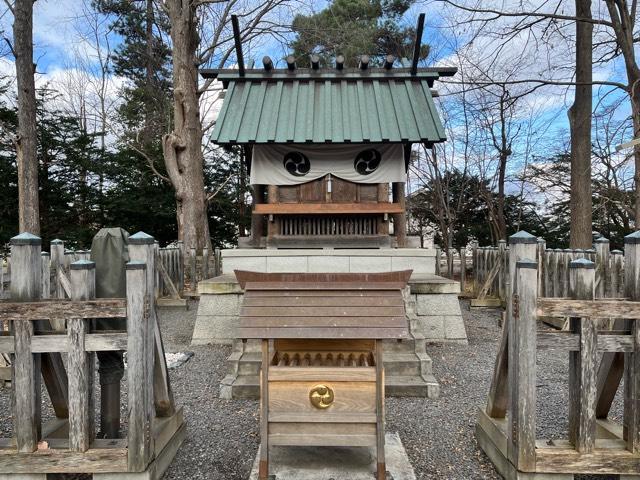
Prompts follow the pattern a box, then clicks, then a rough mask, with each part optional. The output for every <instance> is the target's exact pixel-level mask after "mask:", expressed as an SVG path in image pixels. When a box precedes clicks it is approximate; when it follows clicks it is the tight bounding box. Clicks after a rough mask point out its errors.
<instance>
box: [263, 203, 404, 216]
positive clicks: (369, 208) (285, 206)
mask: <svg viewBox="0 0 640 480" xmlns="http://www.w3.org/2000/svg"><path fill="white" fill-rule="evenodd" d="M350 213H355V214H366V213H369V214H380V215H382V214H384V213H392V214H401V213H404V209H403V208H402V205H401V204H400V203H262V204H258V205H256V206H255V208H254V210H253V214H254V215H324V214H350Z"/></svg>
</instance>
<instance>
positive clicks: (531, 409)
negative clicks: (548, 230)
mask: <svg viewBox="0 0 640 480" xmlns="http://www.w3.org/2000/svg"><path fill="white" fill-rule="evenodd" d="M515 279H516V286H515V294H516V297H515V298H516V299H517V303H516V304H515V305H514V307H513V308H514V311H513V315H514V319H515V322H514V327H515V329H516V330H515V332H514V333H516V335H514V337H513V339H514V340H515V341H516V345H515V346H516V348H515V350H514V351H513V353H514V356H513V357H510V358H509V366H510V368H514V369H515V383H514V384H513V385H512V392H513V393H512V397H511V399H512V403H511V415H510V416H509V420H510V428H509V430H510V432H511V444H512V445H513V447H514V451H513V454H512V455H510V456H511V461H512V462H513V463H514V466H515V467H517V468H518V470H521V471H524V472H527V471H533V469H534V468H535V462H536V449H535V442H536V436H535V435H536V421H535V420H536V417H535V415H536V328H537V326H536V316H535V305H536V295H537V263H536V262H535V261H533V260H527V259H523V260H519V261H518V262H517V263H516V277H515ZM509 340H510V341H511V338H510V339H509Z"/></svg>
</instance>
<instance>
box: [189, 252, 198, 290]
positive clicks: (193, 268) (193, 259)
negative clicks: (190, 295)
mask: <svg viewBox="0 0 640 480" xmlns="http://www.w3.org/2000/svg"><path fill="white" fill-rule="evenodd" d="M197 262H198V257H197V256H196V247H193V246H192V247H191V249H190V250H189V272H190V273H189V276H190V277H191V278H190V280H191V291H192V292H195V291H196V290H197V286H198V280H197Z"/></svg>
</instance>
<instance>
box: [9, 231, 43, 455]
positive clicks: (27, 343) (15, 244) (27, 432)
mask: <svg viewBox="0 0 640 480" xmlns="http://www.w3.org/2000/svg"><path fill="white" fill-rule="evenodd" d="M40 247H41V240H40V238H38V237H36V236H34V235H30V234H27V233H23V234H21V235H18V236H17V237H14V238H12V239H11V259H12V263H13V264H12V273H11V298H13V299H14V300H15V301H18V302H24V301H30V300H31V301H33V300H38V299H39V298H40V288H41V283H40V275H41V273H42V272H41V266H40V262H41V259H40ZM11 328H12V331H13V336H14V352H15V353H14V356H13V357H12V358H11V363H12V369H13V370H12V377H13V378H12V384H13V397H12V410H13V431H14V435H15V437H16V446H17V449H18V452H20V453H30V452H34V451H35V450H36V449H37V448H38V440H39V439H40V433H41V427H42V426H41V401H40V391H41V389H40V355H39V354H34V353H32V351H31V339H32V338H33V334H34V324H33V323H32V322H18V323H14V324H12V325H11Z"/></svg>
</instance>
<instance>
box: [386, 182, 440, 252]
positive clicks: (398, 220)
mask: <svg viewBox="0 0 640 480" xmlns="http://www.w3.org/2000/svg"><path fill="white" fill-rule="evenodd" d="M392 188H393V203H397V204H399V205H400V207H401V208H402V213H396V214H394V215H393V232H394V234H395V236H396V242H397V244H398V248H404V247H406V246H407V211H406V198H405V183H404V182H393V187H392ZM447 252H448V250H447Z"/></svg>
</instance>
